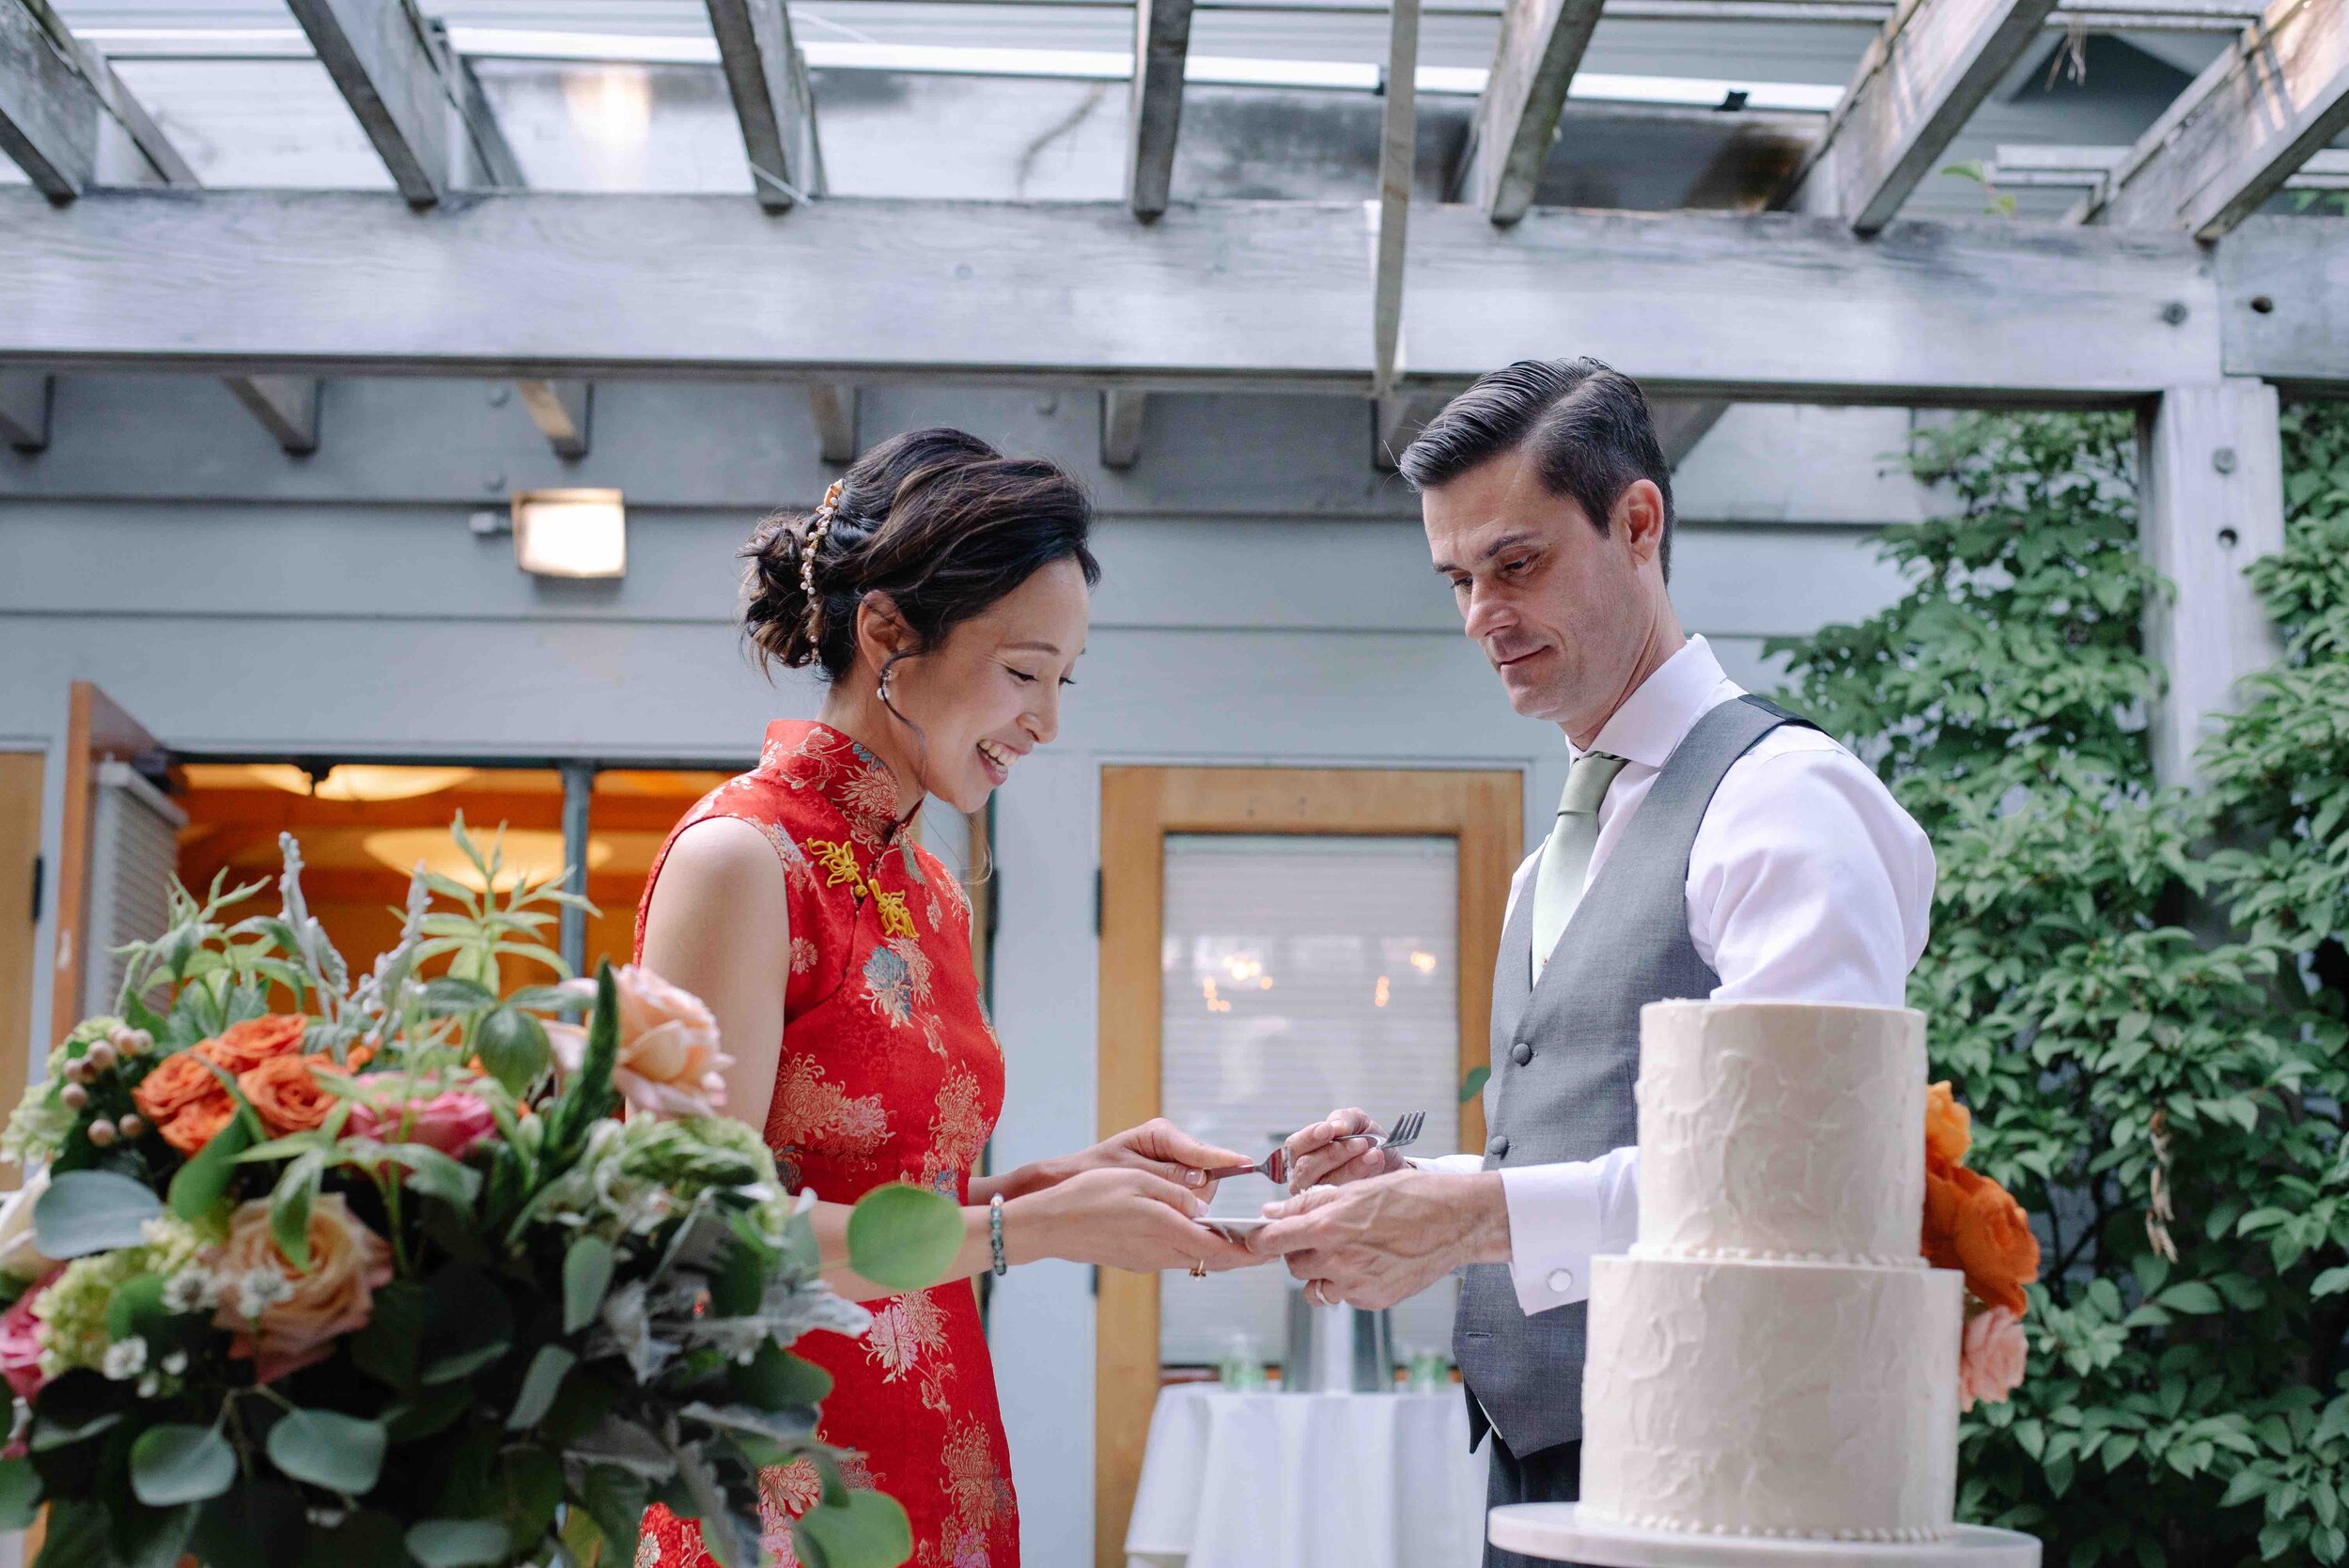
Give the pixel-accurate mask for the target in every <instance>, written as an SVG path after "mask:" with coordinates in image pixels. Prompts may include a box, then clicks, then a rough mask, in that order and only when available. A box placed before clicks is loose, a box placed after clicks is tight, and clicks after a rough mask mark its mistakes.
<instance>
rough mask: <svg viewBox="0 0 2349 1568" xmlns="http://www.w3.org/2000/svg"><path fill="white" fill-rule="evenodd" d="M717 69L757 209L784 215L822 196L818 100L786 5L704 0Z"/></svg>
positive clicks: (780, 0) (767, 0) (766, 0)
mask: <svg viewBox="0 0 2349 1568" xmlns="http://www.w3.org/2000/svg"><path fill="white" fill-rule="evenodd" d="M708 7H709V31H710V34H711V36H712V37H714V38H715V39H717V40H718V66H719V69H720V70H723V72H724V73H725V79H726V90H727V92H729V93H730V94H732V95H733V98H734V116H735V118H736V119H738V120H739V121H740V122H741V126H742V147H743V150H744V151H745V152H747V153H748V154H749V155H750V160H751V184H752V187H753V194H754V195H756V196H757V198H758V205H759V206H761V207H763V208H765V209H766V210H768V211H770V212H782V211H786V210H789V209H790V208H791V207H792V206H793V205H794V204H796V203H797V202H798V201H799V200H800V199H801V197H805V196H816V195H821V194H823V172H822V169H823V163H822V158H821V155H820V153H819V152H818V151H817V139H816V99H815V95H814V94H813V93H812V92H811V91H810V90H809V87H808V81H807V64H806V61H805V60H804V59H802V58H801V54H800V52H799V49H798V46H797V45H795V44H794V43H793V42H792V40H791V12H790V8H788V7H787V6H786V4H785V3H784V0H708Z"/></svg>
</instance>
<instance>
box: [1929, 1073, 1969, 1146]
mask: <svg viewBox="0 0 2349 1568" xmlns="http://www.w3.org/2000/svg"><path fill="white" fill-rule="evenodd" d="M1973 1141H1974V1113H1973V1112H1972V1111H1970V1110H1967V1109H1966V1108H1965V1107H1964V1106H1962V1105H1960V1104H1958V1103H1957V1096H1956V1095H1955V1094H1952V1093H1951V1092H1950V1086H1949V1084H1948V1083H1947V1082H1946V1081H1944V1082H1941V1083H1935V1084H1929V1085H1927V1086H1926V1089H1925V1152H1926V1153H1927V1154H1929V1155H1933V1156H1935V1157H1937V1158H1939V1159H1941V1160H1943V1161H1945V1162H1947V1163H1948V1164H1951V1165H1963V1164H1965V1163H1966V1151H1967V1150H1968V1149H1969V1148H1971V1147H1972V1146H1973Z"/></svg>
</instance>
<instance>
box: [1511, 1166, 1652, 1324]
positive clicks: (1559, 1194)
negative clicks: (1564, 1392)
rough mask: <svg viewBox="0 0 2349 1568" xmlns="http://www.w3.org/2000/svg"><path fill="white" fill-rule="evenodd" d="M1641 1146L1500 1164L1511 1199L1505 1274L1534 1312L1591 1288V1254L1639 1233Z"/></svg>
mask: <svg viewBox="0 0 2349 1568" xmlns="http://www.w3.org/2000/svg"><path fill="white" fill-rule="evenodd" d="M1639 1177H1640V1151H1639V1150H1638V1149H1637V1148H1623V1149H1614V1150H1610V1152H1609V1153H1608V1154H1607V1155H1605V1156H1604V1157H1600V1158H1598V1159H1590V1160H1564V1161H1561V1162H1559V1163H1557V1164H1554V1165H1525V1166H1519V1167H1518V1168H1517V1169H1516V1170H1514V1171H1503V1172H1501V1195H1502V1197H1503V1199H1504V1200H1505V1201H1506V1203H1508V1207H1509V1277H1510V1280H1511V1281H1513V1282H1514V1283H1515V1284H1516V1286H1517V1306H1518V1307H1519V1308H1520V1309H1521V1310H1522V1311H1523V1312H1525V1313H1526V1315H1527V1316H1529V1317H1531V1316H1532V1314H1533V1313H1535V1312H1548V1311H1549V1310H1550V1309H1551V1308H1553V1307H1563V1306H1568V1305H1570V1304H1572V1303H1574V1302H1577V1301H1581V1300H1585V1299H1587V1298H1588V1297H1589V1296H1590V1294H1591V1260H1592V1259H1593V1258H1594V1257H1597V1256H1599V1255H1601V1254H1603V1253H1609V1252H1623V1251H1627V1250H1630V1247H1631V1244H1632V1243H1633V1242H1634V1241H1636V1240H1638V1239H1639V1235H1640V1180H1639Z"/></svg>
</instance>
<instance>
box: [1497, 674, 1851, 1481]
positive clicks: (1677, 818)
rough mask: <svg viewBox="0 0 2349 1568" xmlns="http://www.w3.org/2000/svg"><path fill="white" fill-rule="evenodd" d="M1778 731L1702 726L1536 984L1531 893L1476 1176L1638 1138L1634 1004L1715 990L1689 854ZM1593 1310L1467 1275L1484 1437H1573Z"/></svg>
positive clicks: (1763, 716) (1513, 1444)
mask: <svg viewBox="0 0 2349 1568" xmlns="http://www.w3.org/2000/svg"><path fill="white" fill-rule="evenodd" d="M1787 722H1793V723H1797V724H1804V725H1806V726H1807V725H1808V723H1809V722H1808V721H1807V720H1803V719H1799V718H1797V717H1796V716H1795V715H1793V714H1790V713H1788V712H1787V711H1786V710H1785V709H1783V708H1781V707H1779V706H1776V705H1775V704H1773V703H1769V702H1767V701H1765V700H1764V699H1762V698H1760V697H1745V698H1742V699H1740V700H1738V701H1735V702H1727V703H1722V704H1721V705H1720V706H1718V707H1716V708H1714V709H1713V710H1712V711H1711V712H1709V713H1707V714H1705V715H1704V717H1703V718H1702V719H1700V720H1698V721H1697V722H1696V726H1695V728H1693V729H1691V730H1690V731H1689V732H1688V736H1687V737H1686V738H1685V739H1683V740H1682V741H1681V742H1680V745H1679V747H1678V749H1676V750H1675V751H1674V752H1673V753H1672V756H1671V757H1670V758H1669V759H1667V760H1666V762H1665V764H1664V768H1663V771H1662V772H1660V773H1658V774H1657V778H1656V782H1655V783H1654V784H1651V785H1650V786H1649V787H1648V792H1647V796H1646V798H1645V799H1644V800H1641V802H1640V809H1639V812H1638V814H1637V815H1634V816H1633V817H1632V819H1631V823H1630V826H1629V827H1628V828H1626V830H1625V831H1624V835H1623V837H1622V839H1621V840H1620V841H1618V842H1617V843H1616V845H1615V846H1614V848H1613V849H1612V850H1611V851H1610V853H1609V855H1608V857H1607V862H1606V863H1605V864H1604V865H1602V866H1600V867H1599V870H1598V875H1597V876H1596V877H1595V878H1593V880H1592V882H1591V885H1590V888H1589V890H1588V891H1587V892H1586V893H1584V894H1583V897H1582V902H1581V903H1580V904H1579V906H1577V908H1576V909H1575V912H1574V919H1573V920H1571V921H1570V922H1568V923H1567V925H1566V930H1565V935H1564V936H1563V937H1561V938H1560V939H1559V940H1558V946H1557V948H1556V950H1555V951H1554V952H1553V953H1552V954H1551V955H1550V960H1549V967H1548V968H1547V969H1545V970H1543V971H1542V978H1541V984H1540V985H1539V986H1535V985H1534V984H1532V949H1533V897H1532V884H1531V883H1530V882H1529V883H1527V884H1526V891H1525V892H1524V893H1521V894H1520V895H1519V896H1518V898H1517V910H1516V913H1515V914H1514V915H1513V916H1512V917H1511V918H1510V921H1509V924H1508V928H1507V929H1506V930H1505V931H1503V932H1502V933H1501V958H1500V961H1499V963H1498V965H1497V967H1496V968H1495V970H1494V973H1493V1026H1492V1027H1493V1032H1492V1068H1493V1071H1492V1078H1491V1079H1490V1080H1489V1081H1488V1082H1487V1083H1486V1087H1485V1125H1486V1129H1487V1130H1488V1131H1489V1132H1490V1134H1491V1141H1489V1142H1487V1143H1486V1145H1485V1169H1486V1170H1487V1171H1501V1170H1506V1169H1508V1168H1509V1167H1511V1166H1517V1165H1546V1164H1550V1163H1554V1162H1556V1161H1559V1160H1589V1159H1597V1158H1599V1157H1601V1156H1603V1155H1605V1154H1606V1153H1607V1152H1608V1151H1609V1150H1610V1149H1619V1148H1624V1147H1626V1146H1627V1145H1629V1144H1632V1143H1634V1142H1637V1141H1638V1140H1639V1133H1640V1126H1639V1110H1638V1108H1637V1106H1636V1104H1635V1103H1634V1101H1633V1098H1632V1086H1633V1084H1634V1083H1635V1082H1636V1081H1637V1079H1638V1078H1639V1074H1640V1009H1641V1007H1643V1006H1645V1005H1646V1004H1647V1003H1649V1002H1651V1001H1666V1000H1668V999H1671V998H1674V997H1703V996H1709V995H1711V994H1712V991H1713V988H1714V987H1715V986H1718V985H1719V984H1720V977H1719V975H1717V974H1715V973H1714V972H1713V970H1712V969H1711V967H1710V966H1708V965H1707V964H1706V963H1705V962H1704V960H1703V958H1701V957H1699V956H1698V955H1697V950H1696V944H1695V943H1694V942H1693V941H1691V940H1690V939H1689V937H1688V895H1687V891H1686V890H1687V887H1688V851H1689V849H1690V847H1691V846H1693V845H1694V844H1695V842H1696V836H1697V828H1698V825H1699V824H1700V823H1702V822H1703V820H1704V812H1705V808H1706V807H1707V806H1708V805H1709V804H1711V802H1712V800H1713V792H1714V790H1715V789H1716V788H1718V787H1719V784H1720V782H1721V776H1722V775H1723V774H1725V773H1727V772H1728V771H1729V768H1730V765H1731V764H1732V763H1735V761H1736V760H1737V759H1738V758H1739V757H1741V756H1743V755H1745V754H1746V753H1747V752H1748V751H1749V750H1750V749H1751V747H1752V746H1753V744H1754V742H1755V741H1757V740H1760V739H1761V738H1762V737H1764V736H1766V735H1767V734H1769V733H1770V731H1772V730H1774V729H1776V728H1778V726H1779V725H1781V724H1782V723H1787ZM1588 1315H1589V1314H1588V1312H1587V1309H1586V1307H1585V1305H1584V1304H1583V1303H1581V1302H1576V1303H1574V1304H1573V1305H1571V1306H1564V1307H1553V1308H1551V1309H1550V1310H1549V1311H1548V1312H1539V1313H1536V1314H1534V1315H1533V1316H1531V1317H1529V1316H1527V1315H1526V1313H1525V1312H1524V1310H1523V1309H1522V1308H1520V1307H1519V1306H1518V1305H1517V1291H1516V1288H1515V1287H1514V1286H1513V1285H1512V1283H1511V1282H1510V1278H1509V1270H1508V1266H1507V1265H1503V1264H1479V1265H1474V1266H1472V1267H1470V1268H1469V1269H1467V1270H1465V1271H1464V1273H1463V1278H1462V1281H1461V1287H1460V1310H1459V1315H1458V1317H1457V1319H1456V1320H1455V1325H1454V1327H1453V1332H1452V1353H1453V1358H1454V1359H1455V1361H1457V1362H1458V1363H1459V1366H1460V1374H1461V1376H1462V1378H1463V1380H1464V1381H1465V1382H1466V1383H1467V1385H1468V1389H1469V1394H1470V1405H1469V1408H1470V1420H1471V1424H1472V1425H1473V1426H1475V1427H1476V1428H1477V1429H1478V1430H1477V1433H1476V1436H1478V1437H1479V1438H1481V1437H1482V1436H1483V1432H1482V1428H1483V1426H1484V1423H1485V1422H1486V1421H1490V1422H1491V1423H1492V1425H1493V1426H1495V1427H1496V1428H1498V1429H1499V1430H1500V1433H1501V1440H1502V1441H1504V1442H1506V1443H1507V1444H1508V1445H1509V1451H1510V1452H1512V1453H1515V1454H1517V1455H1518V1456H1520V1457H1522V1456H1524V1455H1526V1454H1530V1453H1538V1452H1541V1451H1542V1450H1543V1449H1546V1448H1549V1447H1552V1446H1554V1445H1556V1444H1559V1443H1565V1442H1572V1441H1573V1440H1575V1439H1576V1438H1578V1437H1579V1436H1582V1355H1583V1332H1584V1327H1585V1325H1586V1322H1587V1319H1588Z"/></svg>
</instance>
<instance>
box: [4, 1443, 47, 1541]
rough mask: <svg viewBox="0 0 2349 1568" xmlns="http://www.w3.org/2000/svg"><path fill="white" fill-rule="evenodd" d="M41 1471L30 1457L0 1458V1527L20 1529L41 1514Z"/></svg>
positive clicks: (24, 1527) (27, 1525)
mask: <svg viewBox="0 0 2349 1568" xmlns="http://www.w3.org/2000/svg"><path fill="white" fill-rule="evenodd" d="M40 1501H41V1486H40V1472H39V1471H38V1470H36V1469H34V1468H33V1462H32V1461H31V1460H29V1459H0V1530H11V1529H26V1528H27V1527H29V1526H30V1525H31V1524H32V1522H33V1520H34V1519H35V1518H37V1517H38V1516H39V1514H40Z"/></svg>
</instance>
